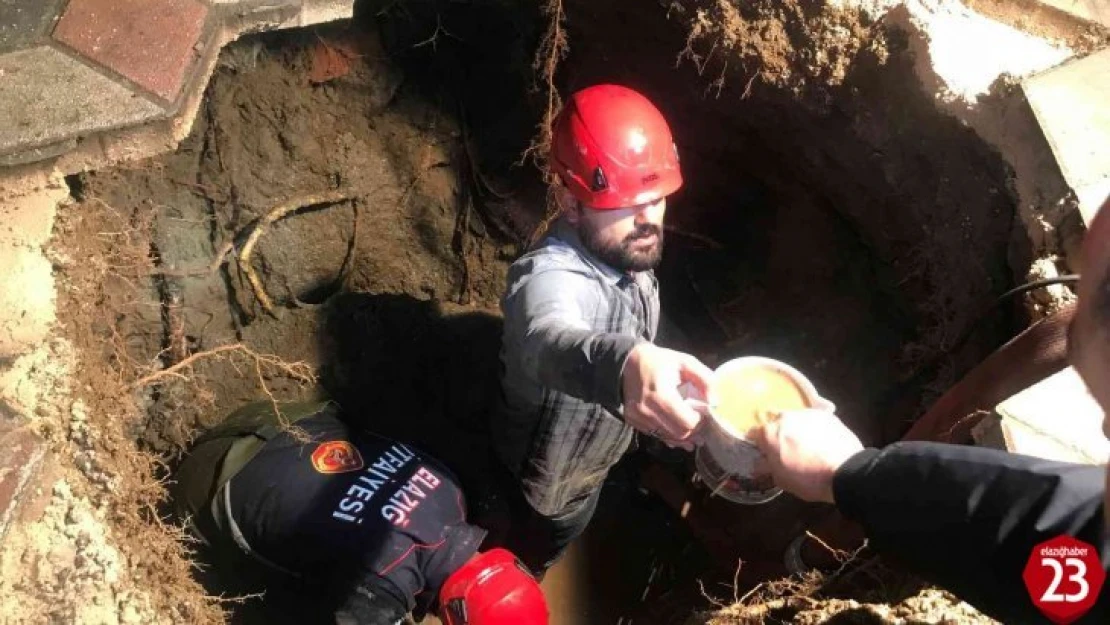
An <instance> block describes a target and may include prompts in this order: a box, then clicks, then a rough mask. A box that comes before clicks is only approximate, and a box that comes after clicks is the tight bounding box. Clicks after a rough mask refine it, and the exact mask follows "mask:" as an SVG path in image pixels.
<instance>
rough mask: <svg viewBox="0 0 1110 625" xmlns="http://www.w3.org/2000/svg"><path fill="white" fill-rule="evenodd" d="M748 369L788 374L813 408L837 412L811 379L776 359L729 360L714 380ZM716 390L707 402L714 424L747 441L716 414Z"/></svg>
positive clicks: (711, 387)
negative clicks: (758, 368) (759, 368)
mask: <svg viewBox="0 0 1110 625" xmlns="http://www.w3.org/2000/svg"><path fill="white" fill-rule="evenodd" d="M748 367H763V368H767V369H774V370H776V371H779V372H781V373H783V374H786V375H787V376H788V377H789V378H790V379H791V380H793V381H794V383H795V384H797V385H798V388H800V389H801V390H802V394H803V395H805V397H806V399H807V400H808V401H809V404H810V406H811V407H813V408H817V409H820V410H828V411H830V412H832V411H834V410H836V406H835V405H833V403H832V402H830V401H829V400H827V399H825V398H823V397H821V395H820V394H819V393H818V392H817V387H815V386H813V382H810V381H809V378H807V377H806V376H804V375H802V372H801V371H798V370H797V369H795V368H794V367H791V366H790V365H788V364H786V363H785V362H782V361H780V360H775V359H774V358H766V357H764V356H741V357H739V358H733V359H732V360H729V361H728V362H725V363H724V364H722V365H720V366H718V367H717V369H716V370H714V371H713V376H714V378H717V377H719V376H722V375H723V374H725V373H728V372H730V371H734V370H736V369H746V368H748ZM714 388H716V384H711V385H710V387H709V397H708V401H707V402H706V403H707V404H708V405H709V415H710V416H711V417H713V423H714V424H716V426H717V427H719V428H720V429H721V430H723V431H724V432H725V433H727V434H728V435H730V436H732V437H733V438H735V439H738V440H746V439H745V438H744V437H743V436H741V435H740V433H739V432H737V431H736V430H735V429H734V428H732V427H731V426H730V425H729V424H728V422H727V421H726V420H724V419H721V418H719V417H718V416H717V415H716V414H715V412H714V410H713V407H714V405H715V404H716V403H717V402H716V400H715V397H714V395H715V393H714Z"/></svg>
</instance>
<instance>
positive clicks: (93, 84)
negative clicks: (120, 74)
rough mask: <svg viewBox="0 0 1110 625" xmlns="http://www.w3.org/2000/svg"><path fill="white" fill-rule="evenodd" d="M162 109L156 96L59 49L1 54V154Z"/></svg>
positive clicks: (144, 116)
mask: <svg viewBox="0 0 1110 625" xmlns="http://www.w3.org/2000/svg"><path fill="white" fill-rule="evenodd" d="M163 114H164V113H163V111H162V109H161V107H159V106H157V105H155V104H154V103H153V102H150V101H149V100H147V99H145V98H143V97H141V96H139V95H137V94H135V93H132V92H131V91H130V90H128V89H127V88H126V87H124V86H122V85H119V84H117V83H116V82H114V81H112V80H110V79H108V78H106V77H105V76H102V75H101V74H99V73H97V72H96V71H94V70H92V69H90V68H89V67H86V66H85V65H83V64H82V63H80V62H78V61H76V60H74V59H72V58H70V57H68V56H66V55H65V54H63V53H61V52H59V51H57V50H54V49H51V48H48V47H39V48H33V49H31V50H21V51H18V52H11V53H8V54H6V55H4V56H0V155H4V154H10V153H12V152H16V151H23V150H27V149H31V148H36V147H41V146H45V145H50V144H53V143H57V142H59V141H64V140H66V139H70V138H72V137H74V136H78V135H85V134H88V133H91V132H94V131H98V130H104V129H109V128H118V127H121V126H126V125H130V124H137V123H140V122H144V121H147V120H150V119H153V118H156V117H159V116H162V115H163Z"/></svg>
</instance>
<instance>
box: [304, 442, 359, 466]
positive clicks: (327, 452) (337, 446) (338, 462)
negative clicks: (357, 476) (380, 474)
mask: <svg viewBox="0 0 1110 625" xmlns="http://www.w3.org/2000/svg"><path fill="white" fill-rule="evenodd" d="M363 466H365V465H364V463H363V461H362V454H360V453H358V449H357V448H356V447H355V446H354V445H352V444H351V443H350V442H349V441H328V442H326V443H320V444H319V445H317V446H316V451H313V452H312V468H314V469H316V471H318V472H320V473H350V472H351V471H358V470H359V469H361V468H362V467H363Z"/></svg>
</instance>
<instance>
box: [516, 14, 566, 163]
mask: <svg viewBox="0 0 1110 625" xmlns="http://www.w3.org/2000/svg"><path fill="white" fill-rule="evenodd" d="M543 14H544V16H546V17H547V20H548V22H547V30H546V31H545V32H544V35H543V38H542V39H541V40H540V45H539V48H538V49H537V50H536V56H535V59H534V60H533V61H532V71H533V72H535V76H534V79H535V81H536V83H539V82H540V81H542V84H536V85H535V88H542V89H544V90H545V93H546V96H547V104H546V106H545V108H544V113H543V117H542V118H541V119H540V123H539V127H538V129H537V130H538V132H537V135H536V137H535V138H534V139H533V140H532V143H531V145H529V146H528V148H527V149H526V150H524V154H523V155H522V156H521V161H520V162H521V164H523V163H524V161H526V160H528V158H529V157H531V158H532V159H533V161H534V162H535V163H536V165H537V166H539V168H540V171H541V172H542V173H543V176H544V178H545V179H546V180H547V182H548V183H549V184H550V183H554V178H553V176H554V174H553V173H552V172H551V169H550V167H548V162H547V154H548V153H549V152H550V149H551V130H552V125H553V124H554V122H555V117H556V116H557V115H558V113H559V109H560V108H562V106H563V100H562V98H561V97H559V91H558V89H556V88H555V72H556V71H557V70H558V68H559V61H561V60H562V59H563V58H564V57H566V55H567V52H568V51H569V50H570V45H569V42H568V41H567V33H566V24H565V22H566V13H565V12H564V11H563V0H547V3H546V4H545V5H544V7H543Z"/></svg>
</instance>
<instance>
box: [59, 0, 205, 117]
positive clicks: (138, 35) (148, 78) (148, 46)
mask: <svg viewBox="0 0 1110 625" xmlns="http://www.w3.org/2000/svg"><path fill="white" fill-rule="evenodd" d="M207 15H208V7H207V6H206V5H204V4H201V3H200V2H198V1H197V0H71V2H70V3H69V6H67V7H66V10H65V13H63V14H62V19H61V20H60V21H59V22H58V27H57V28H56V29H55V30H54V38H55V39H56V40H58V41H60V42H62V43H64V44H66V45H67V46H69V47H71V48H73V49H74V50H76V51H78V52H79V53H81V55H82V56H85V57H86V58H89V59H91V60H93V61H95V62H97V63H99V64H101V65H103V66H104V67H107V68H109V69H111V70H112V71H114V72H116V73H118V74H120V75H121V76H126V77H127V78H128V79H130V80H132V81H134V82H135V84H137V85H139V86H140V87H142V88H143V89H146V90H148V91H150V92H151V93H155V94H157V95H158V96H159V97H161V98H163V99H165V100H166V101H167V102H173V101H174V100H176V99H177V96H178V94H180V93H181V87H182V85H183V84H184V82H185V79H186V77H187V75H188V70H189V68H190V67H191V66H192V65H193V63H194V62H195V61H196V60H197V57H198V54H197V50H196V47H197V43H198V42H199V40H200V37H201V34H202V32H203V31H204V22H205V18H206V17H207Z"/></svg>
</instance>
